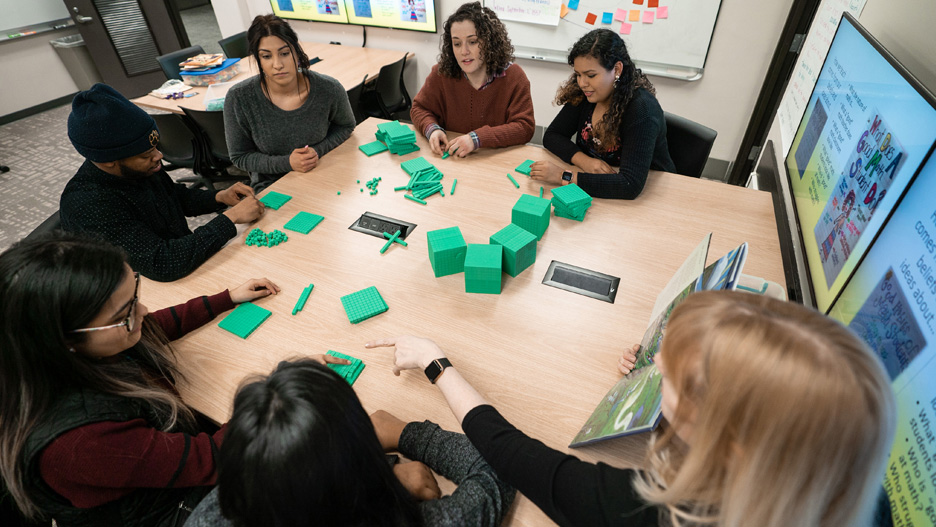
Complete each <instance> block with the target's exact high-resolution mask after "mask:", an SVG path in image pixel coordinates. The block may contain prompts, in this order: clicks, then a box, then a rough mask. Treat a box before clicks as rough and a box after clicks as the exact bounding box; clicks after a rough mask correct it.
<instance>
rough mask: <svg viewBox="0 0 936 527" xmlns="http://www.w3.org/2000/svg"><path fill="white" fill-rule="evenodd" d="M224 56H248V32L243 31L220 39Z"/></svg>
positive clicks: (231, 57) (240, 57)
mask: <svg viewBox="0 0 936 527" xmlns="http://www.w3.org/2000/svg"><path fill="white" fill-rule="evenodd" d="M218 44H219V45H220V46H221V51H223V52H224V56H225V57H227V58H229V59H242V58H244V57H246V56H247V32H246V31H241V32H240V33H238V34H236V35H231V36H229V37H227V38H222V39H221V40H219V41H218Z"/></svg>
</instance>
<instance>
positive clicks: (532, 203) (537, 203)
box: [510, 194, 550, 240]
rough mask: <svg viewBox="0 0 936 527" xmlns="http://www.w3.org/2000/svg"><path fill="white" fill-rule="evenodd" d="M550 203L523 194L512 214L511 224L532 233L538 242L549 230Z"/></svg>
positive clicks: (546, 200)
mask: <svg viewBox="0 0 936 527" xmlns="http://www.w3.org/2000/svg"><path fill="white" fill-rule="evenodd" d="M549 205H550V201H549V200H548V199H544V198H538V197H536V196H531V195H530V194H522V195H521V196H520V199H518V200H517V203H516V204H515V205H514V207H513V210H511V213H510V222H511V223H513V224H515V225H518V226H520V227H523V229H525V230H527V231H529V232H532V233H533V234H534V235H535V236H536V239H537V240H542V239H543V234H544V233H545V232H546V229H548V228H549V216H550V214H549Z"/></svg>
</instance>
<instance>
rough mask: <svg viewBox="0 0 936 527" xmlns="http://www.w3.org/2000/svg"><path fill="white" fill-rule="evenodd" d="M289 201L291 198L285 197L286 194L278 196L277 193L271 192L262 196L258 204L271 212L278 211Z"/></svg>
mask: <svg viewBox="0 0 936 527" xmlns="http://www.w3.org/2000/svg"><path fill="white" fill-rule="evenodd" d="M291 199H292V196H287V195H286V194H280V193H279V192H273V191H272V190H271V191H269V192H267V193H266V195H264V196H263V197H262V198H260V203H263V204H264V205H266V206H267V207H270V208H271V209H273V210H279V208H280V207H282V206H283V205H285V204H286V202H287V201H289V200H291Z"/></svg>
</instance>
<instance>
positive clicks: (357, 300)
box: [341, 286, 389, 324]
mask: <svg viewBox="0 0 936 527" xmlns="http://www.w3.org/2000/svg"><path fill="white" fill-rule="evenodd" d="M341 305H342V306H344V309H345V313H346V314H347V315H348V320H349V321H351V323H352V324H357V323H358V322H363V321H365V320H367V319H369V318H371V317H373V316H376V315H379V314H381V313H383V312H384V311H386V310H387V309H389V307H388V306H387V303H386V302H384V299H383V297H382V296H380V292H378V291H377V288H376V287H374V286H370V287H368V288H366V289H361V290H360V291H357V292H355V293H351V294H350V295H345V296H343V297H341Z"/></svg>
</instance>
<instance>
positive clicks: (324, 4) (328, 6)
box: [317, 0, 341, 15]
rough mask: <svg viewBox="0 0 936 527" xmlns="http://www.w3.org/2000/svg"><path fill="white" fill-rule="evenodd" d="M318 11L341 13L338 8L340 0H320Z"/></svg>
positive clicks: (327, 13) (322, 12) (333, 13)
mask: <svg viewBox="0 0 936 527" xmlns="http://www.w3.org/2000/svg"><path fill="white" fill-rule="evenodd" d="M317 7H318V12H319V14H320V15H340V14H341V11H340V10H339V9H338V0H318V6H317Z"/></svg>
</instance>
